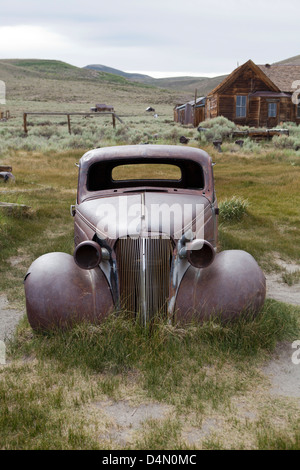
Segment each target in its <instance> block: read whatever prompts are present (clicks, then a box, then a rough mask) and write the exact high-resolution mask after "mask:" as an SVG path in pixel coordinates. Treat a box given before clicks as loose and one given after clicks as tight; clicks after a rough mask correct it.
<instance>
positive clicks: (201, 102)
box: [175, 96, 205, 109]
mask: <svg viewBox="0 0 300 470" xmlns="http://www.w3.org/2000/svg"><path fill="white" fill-rule="evenodd" d="M187 104H190V105H191V106H194V105H195V100H191V101H188V102H187V103H184V104H178V105H177V106H175V108H176V109H181V108H184V107H185V106H186V105H187ZM204 104H205V96H201V97H200V98H197V99H196V107H197V105H198V106H201V105H203V106H204Z"/></svg>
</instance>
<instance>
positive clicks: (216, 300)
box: [25, 145, 266, 329]
mask: <svg viewBox="0 0 300 470" xmlns="http://www.w3.org/2000/svg"><path fill="white" fill-rule="evenodd" d="M71 213H72V216H73V217H74V242H75V250H74V255H73V256H71V255H69V254H66V253H47V254H45V255H43V256H41V257H40V258H38V259H37V260H35V261H34V262H33V264H32V265H31V266H30V268H29V270H28V272H27V274H26V277H25V293H26V307H27V315H28V318H29V322H30V324H31V325H32V327H33V328H42V329H48V328H52V327H53V326H57V325H59V326H66V325H71V324H73V323H74V322H77V321H84V320H87V321H92V322H101V321H103V320H104V319H105V318H106V317H107V315H109V314H110V313H111V312H113V311H114V312H118V311H121V310H125V311H126V312H128V313H129V314H130V315H132V316H133V317H134V318H138V319H139V321H140V322H141V323H142V324H143V325H147V324H148V323H149V322H151V320H152V319H153V318H154V317H155V316H156V315H157V314H160V315H163V316H165V318H166V319H168V320H169V321H173V322H177V323H180V324H184V323H187V322H190V321H194V320H196V321H203V320H206V319H209V318H211V317H213V316H219V317H220V318H221V319H223V320H230V319H233V318H236V317H238V316H240V315H241V314H243V313H244V314H245V313H247V314H249V313H251V314H256V313H257V312H258V311H259V310H260V308H261V306H262V305H263V302H264V298H265V290H266V285H265V277H264V275H263V273H262V271H261V269H260V268H259V266H258V264H257V263H256V261H255V260H254V259H253V257H252V256H251V255H250V254H249V253H246V252H244V251H241V250H228V251H221V252H218V250H217V243H218V240H217V235H218V207H217V199H216V194H215V188H214V178H213V162H212V159H211V157H210V156H209V155H208V154H207V153H206V152H204V151H203V150H200V149H195V148H192V147H183V146H168V145H135V146H119V147H106V148H100V149H94V150H91V151H88V152H87V153H86V154H85V155H83V157H82V158H81V159H80V161H79V176H78V189H77V200H76V204H74V206H72V207H71Z"/></svg>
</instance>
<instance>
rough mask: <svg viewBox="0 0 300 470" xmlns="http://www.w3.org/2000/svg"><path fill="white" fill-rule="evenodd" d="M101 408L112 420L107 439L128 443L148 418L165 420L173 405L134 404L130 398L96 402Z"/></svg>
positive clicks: (123, 443)
mask: <svg viewBox="0 0 300 470" xmlns="http://www.w3.org/2000/svg"><path fill="white" fill-rule="evenodd" d="M94 406H95V407H97V408H101V410H102V411H104V413H105V415H106V416H107V417H108V419H109V421H110V426H109V428H108V430H107V433H106V435H105V436H103V437H105V439H108V440H111V441H114V442H117V443H118V444H119V445H126V444H127V443H128V442H130V441H131V437H132V434H133V433H134V432H135V431H137V430H138V429H140V428H142V426H143V424H144V423H145V422H146V421H147V420H150V419H151V420H163V419H165V418H166V417H167V415H168V413H170V411H171V409H172V408H171V407H170V406H167V405H163V404H161V403H141V404H138V405H133V404H132V403H131V402H129V401H128V400H120V401H116V402H113V401H101V402H96V403H94Z"/></svg>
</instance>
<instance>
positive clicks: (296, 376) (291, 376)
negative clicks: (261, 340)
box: [263, 338, 300, 398]
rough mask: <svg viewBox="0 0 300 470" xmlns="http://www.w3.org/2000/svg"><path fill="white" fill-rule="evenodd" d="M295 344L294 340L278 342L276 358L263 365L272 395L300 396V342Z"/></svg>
mask: <svg viewBox="0 0 300 470" xmlns="http://www.w3.org/2000/svg"><path fill="white" fill-rule="evenodd" d="M299 340H300V338H299ZM295 346H297V345H296V344H294V347H293V342H291V343H280V344H278V345H277V347H276V350H275V353H274V358H273V359H272V360H271V361H270V362H268V364H266V365H265V366H264V367H263V372H264V373H265V374H266V375H267V376H268V377H269V379H270V382H271V388H270V393H271V394H272V395H281V396H285V397H296V398H300V344H299V345H298V346H297V347H295Z"/></svg>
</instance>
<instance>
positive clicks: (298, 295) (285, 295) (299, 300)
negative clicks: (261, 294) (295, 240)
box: [265, 253, 300, 305]
mask: <svg viewBox="0 0 300 470" xmlns="http://www.w3.org/2000/svg"><path fill="white" fill-rule="evenodd" d="M274 260H275V262H276V263H277V264H278V266H279V268H280V269H281V272H278V273H271V274H266V275H265V276H266V283H267V297H269V298H270V299H274V300H278V301H279V302H285V303H287V304H292V305H300V284H299V283H297V284H294V285H292V286H289V285H288V284H286V283H285V282H283V279H282V274H283V272H287V273H293V272H295V271H299V270H300V265H299V264H296V263H292V262H290V263H288V262H286V261H284V260H282V259H281V258H280V255H279V254H277V253H275V254H274Z"/></svg>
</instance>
